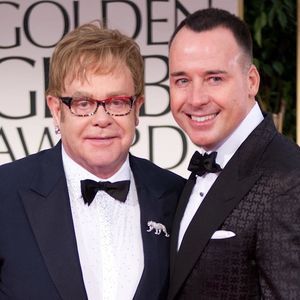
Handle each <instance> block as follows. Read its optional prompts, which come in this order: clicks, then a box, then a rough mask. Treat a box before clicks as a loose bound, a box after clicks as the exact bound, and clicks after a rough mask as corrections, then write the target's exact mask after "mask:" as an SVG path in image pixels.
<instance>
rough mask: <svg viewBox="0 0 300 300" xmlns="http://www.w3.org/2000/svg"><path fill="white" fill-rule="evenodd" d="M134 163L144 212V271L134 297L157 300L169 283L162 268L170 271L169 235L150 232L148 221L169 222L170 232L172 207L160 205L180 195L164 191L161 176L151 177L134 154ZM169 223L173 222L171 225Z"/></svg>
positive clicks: (132, 164) (131, 162)
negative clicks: (159, 188)
mask: <svg viewBox="0 0 300 300" xmlns="http://www.w3.org/2000/svg"><path fill="white" fill-rule="evenodd" d="M130 166H131V169H132V172H133V174H134V179H135V184H136V188H137V195H138V201H139V205H140V211H141V233H142V240H143V250H144V271H143V274H142V277H141V280H140V282H139V285H138V288H137V290H136V293H135V297H134V299H157V298H158V296H157V295H158V294H159V293H160V292H161V290H162V288H163V286H164V284H165V279H162V277H161V276H162V275H163V274H161V273H162V272H161V270H168V264H169V246H168V244H169V237H165V236H164V234H163V233H161V234H160V235H155V234H154V232H148V231H147V230H148V225H147V223H148V221H155V222H157V223H162V224H164V225H166V227H167V231H168V232H170V230H171V228H170V226H171V222H170V221H169V222H168V221H167V220H168V218H169V217H171V216H168V209H169V208H164V207H162V206H160V205H163V203H169V201H173V200H174V199H176V196H174V194H173V193H169V194H163V193H162V191H159V190H157V187H158V186H159V184H158V181H159V180H161V179H160V178H157V177H156V178H155V177H152V178H151V176H149V174H147V169H145V166H142V165H140V163H139V161H138V160H137V159H136V158H135V157H133V156H130ZM145 174H147V176H145ZM161 197H164V199H163V201H162V200H161V199H160V198H161ZM168 199H169V200H168ZM173 202H174V201H173ZM170 211H172V208H170ZM166 222H168V223H170V224H169V226H168V225H167V223H166ZM163 266H164V267H163ZM150 283H151V284H150ZM165 288H166V287H165ZM165 292H166V291H165Z"/></svg>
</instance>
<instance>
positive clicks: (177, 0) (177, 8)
mask: <svg viewBox="0 0 300 300" xmlns="http://www.w3.org/2000/svg"><path fill="white" fill-rule="evenodd" d="M178 10H180V11H181V12H182V13H183V14H184V15H185V16H187V15H189V14H190V13H191V12H189V11H188V10H187V9H186V8H185V7H184V6H183V5H182V3H181V2H180V1H179V0H175V26H174V28H176V27H177V25H179V24H178V13H177V11H178Z"/></svg>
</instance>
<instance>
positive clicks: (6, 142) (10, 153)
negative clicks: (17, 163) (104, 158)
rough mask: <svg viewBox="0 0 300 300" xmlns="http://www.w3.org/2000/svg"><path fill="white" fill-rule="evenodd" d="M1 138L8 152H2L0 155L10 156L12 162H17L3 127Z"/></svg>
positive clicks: (0, 132)
mask: <svg viewBox="0 0 300 300" xmlns="http://www.w3.org/2000/svg"><path fill="white" fill-rule="evenodd" d="M0 137H1V139H2V141H3V143H4V144H5V146H6V151H0V154H8V155H9V156H10V159H11V161H14V160H16V158H15V156H14V153H13V151H12V148H11V147H10V145H9V143H8V140H7V138H6V135H5V132H4V130H3V128H2V127H1V128H0Z"/></svg>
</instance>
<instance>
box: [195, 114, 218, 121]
mask: <svg viewBox="0 0 300 300" xmlns="http://www.w3.org/2000/svg"><path fill="white" fill-rule="evenodd" d="M215 116H216V114H212V115H208V116H203V117H197V116H193V115H191V119H192V120H193V121H197V122H204V121H207V120H211V119H213V118H214V117H215Z"/></svg>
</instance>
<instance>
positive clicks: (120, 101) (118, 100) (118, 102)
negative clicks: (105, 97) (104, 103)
mask: <svg viewBox="0 0 300 300" xmlns="http://www.w3.org/2000/svg"><path fill="white" fill-rule="evenodd" d="M128 102H129V100H128V99H126V98H113V99H111V100H110V105H113V106H115V107H118V106H123V105H126V104H127V103H128Z"/></svg>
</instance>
